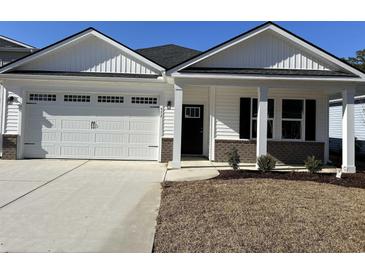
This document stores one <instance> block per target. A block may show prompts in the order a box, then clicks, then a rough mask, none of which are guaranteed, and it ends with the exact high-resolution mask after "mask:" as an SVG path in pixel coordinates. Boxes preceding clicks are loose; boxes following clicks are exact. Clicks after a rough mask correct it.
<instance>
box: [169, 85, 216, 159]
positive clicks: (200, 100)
mask: <svg viewBox="0 0 365 274" xmlns="http://www.w3.org/2000/svg"><path fill="white" fill-rule="evenodd" d="M165 98H166V99H165V100H166V102H165V103H166V105H167V101H169V100H170V101H172V102H173V101H174V98H173V92H172V91H171V92H168V93H166V95H165ZM183 104H196V105H204V121H203V128H204V131H203V154H204V155H205V156H208V153H209V88H208V87H187V88H183ZM162 136H163V137H165V138H173V137H174V107H173V106H172V107H171V109H168V108H167V106H165V107H164V113H163V135H162Z"/></svg>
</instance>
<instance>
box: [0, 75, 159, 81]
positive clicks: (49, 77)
mask: <svg viewBox="0 0 365 274" xmlns="http://www.w3.org/2000/svg"><path fill="white" fill-rule="evenodd" d="M1 80H40V81H42V80H43V81H49V80H71V81H98V82H139V83H141V82H142V83H165V82H166V80H165V78H164V77H163V76H159V77H157V78H156V79H145V78H118V77H98V76H71V75H68V76H64V75H57V76H55V75H29V74H20V73H19V74H16V75H11V74H1V73H0V81H1Z"/></svg>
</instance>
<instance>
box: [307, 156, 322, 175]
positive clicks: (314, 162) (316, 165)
mask: <svg viewBox="0 0 365 274" xmlns="http://www.w3.org/2000/svg"><path fill="white" fill-rule="evenodd" d="M304 165H305V167H306V168H307V169H308V171H309V172H310V173H316V172H318V171H320V170H322V161H321V160H318V159H316V157H314V156H308V158H307V160H305V161H304Z"/></svg>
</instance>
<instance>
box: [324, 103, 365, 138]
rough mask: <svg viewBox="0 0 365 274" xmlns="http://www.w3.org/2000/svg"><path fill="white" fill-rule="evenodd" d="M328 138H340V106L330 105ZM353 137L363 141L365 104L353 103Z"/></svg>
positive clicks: (364, 136)
mask: <svg viewBox="0 0 365 274" xmlns="http://www.w3.org/2000/svg"><path fill="white" fill-rule="evenodd" d="M329 112H330V129H329V132H330V133H329V134H330V138H342V106H333V107H330V110H329ZM355 137H356V138H357V139H359V140H363V141H365V104H363V103H362V104H355Z"/></svg>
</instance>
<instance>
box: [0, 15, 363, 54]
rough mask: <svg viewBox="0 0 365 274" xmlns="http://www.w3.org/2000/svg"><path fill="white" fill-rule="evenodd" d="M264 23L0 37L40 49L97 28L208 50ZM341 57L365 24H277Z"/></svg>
mask: <svg viewBox="0 0 365 274" xmlns="http://www.w3.org/2000/svg"><path fill="white" fill-rule="evenodd" d="M262 23H263V22H0V35H5V36H8V37H10V38H14V39H16V40H19V41H22V42H25V43H27V44H30V45H33V46H35V47H38V48H42V47H44V46H47V45H49V44H51V43H54V42H56V41H58V40H61V39H63V38H65V37H66V36H69V35H72V34H74V33H76V32H79V31H81V30H83V29H85V28H87V27H94V28H96V29H98V30H100V31H101V32H103V33H105V34H107V35H109V36H111V37H113V38H114V39H116V40H118V41H120V42H121V43H123V44H125V45H127V46H129V47H131V48H134V49H137V48H144V47H150V46H156V45H163V44H170V43H172V44H178V45H182V46H186V47H190V48H194V49H198V50H206V49H208V48H210V47H212V46H215V45H216V44H218V43H221V42H224V41H225V40H227V39H230V38H232V37H233V36H235V35H238V34H240V33H242V32H245V31H247V30H249V29H251V28H253V27H256V26H257V25H259V24H262ZM276 23H277V24H279V25H280V26H282V27H284V28H286V29H288V30H290V31H292V32H294V33H295V34H297V35H299V36H301V37H302V38H304V39H307V40H309V41H310V42H312V43H314V44H316V45H317V46H319V47H322V48H324V49H325V50H327V51H329V52H331V53H333V54H335V55H336V56H338V57H348V56H353V55H354V54H355V51H357V50H359V49H364V48H365V22H276Z"/></svg>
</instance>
